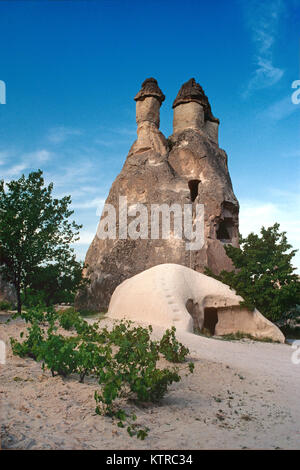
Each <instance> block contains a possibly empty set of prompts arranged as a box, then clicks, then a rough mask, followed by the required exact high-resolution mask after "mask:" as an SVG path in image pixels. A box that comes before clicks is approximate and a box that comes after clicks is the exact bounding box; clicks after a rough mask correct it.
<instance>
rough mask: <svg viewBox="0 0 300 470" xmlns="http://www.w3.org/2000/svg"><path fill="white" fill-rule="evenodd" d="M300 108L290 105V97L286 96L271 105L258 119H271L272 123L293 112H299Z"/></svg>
mask: <svg viewBox="0 0 300 470" xmlns="http://www.w3.org/2000/svg"><path fill="white" fill-rule="evenodd" d="M299 109H300V106H297V105H295V104H293V103H292V100H291V96H290V95H288V96H286V97H285V98H283V99H281V100H279V101H276V103H273V104H272V105H271V106H269V108H267V109H265V110H264V111H263V112H262V113H261V114H260V117H261V118H262V119H272V120H273V121H280V120H281V119H284V118H286V117H288V116H290V115H291V114H293V113H294V112H295V111H299Z"/></svg>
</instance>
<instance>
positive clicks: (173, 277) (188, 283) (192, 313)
mask: <svg viewBox="0 0 300 470" xmlns="http://www.w3.org/2000/svg"><path fill="white" fill-rule="evenodd" d="M241 300H242V298H241V297H240V296H238V295H236V294H235V292H234V291H233V290H231V289H230V288H229V286H227V285H225V284H223V283H222V282H219V281H217V280H215V279H213V278H211V277H208V276H205V275H204V274H201V273H198V272H196V271H194V270H193V269H190V268H187V267H185V266H181V265H179V264H160V265H158V266H155V267H153V268H150V269H147V270H146V271H143V272H142V273H140V274H137V275H136V276H133V277H131V278H130V279H127V280H125V281H124V282H122V284H120V285H119V286H118V287H117V288H116V289H115V291H114V293H113V295H112V298H111V301H110V304H109V310H108V314H109V316H110V317H112V318H119V319H120V318H126V319H130V320H134V321H141V322H149V323H150V324H152V325H160V326H163V327H166V328H169V327H171V326H175V327H176V328H177V329H181V330H185V331H189V332H193V331H194V329H195V328H197V329H199V330H200V331H201V330H203V328H205V329H207V330H209V331H210V334H212V335H220V336H222V335H225V334H231V333H237V332H242V333H244V334H249V335H251V336H253V337H256V338H258V339H259V338H269V339H270V340H273V341H279V342H281V343H283V342H284V340H285V338H284V335H283V334H282V333H281V331H280V330H279V328H277V326H275V325H274V324H273V323H272V322H270V321H269V320H267V319H266V318H265V317H264V316H263V315H262V314H261V313H260V312H259V311H258V310H254V311H253V312H251V311H250V310H248V309H247V308H245V307H241V306H240V301H241Z"/></svg>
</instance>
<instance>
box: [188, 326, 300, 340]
mask: <svg viewBox="0 0 300 470" xmlns="http://www.w3.org/2000/svg"><path fill="white" fill-rule="evenodd" d="M281 331H282V328H281ZM283 333H284V332H283ZM194 334H195V335H198V336H203V337H204V338H214V339H219V340H221V341H240V340H242V339H250V340H252V341H260V342H262V343H279V341H273V340H272V339H271V338H266V337H265V338H264V337H262V338H256V337H255V336H252V335H250V334H248V333H243V332H242V331H237V332H236V333H230V334H227V335H222V336H213V335H212V334H211V333H210V332H209V330H207V329H206V328H204V329H202V330H200V328H194ZM284 335H285V336H286V334H285V333H284ZM299 335H300V328H299ZM296 338H297V337H295V339H296ZM299 338H300V336H299Z"/></svg>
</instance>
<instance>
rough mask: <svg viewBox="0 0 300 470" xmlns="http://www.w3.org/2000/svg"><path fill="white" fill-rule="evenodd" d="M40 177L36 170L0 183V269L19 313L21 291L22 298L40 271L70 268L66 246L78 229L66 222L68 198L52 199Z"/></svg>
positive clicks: (50, 188) (71, 258)
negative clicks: (16, 178) (15, 300)
mask: <svg viewBox="0 0 300 470" xmlns="http://www.w3.org/2000/svg"><path fill="white" fill-rule="evenodd" d="M42 175H43V172H42V171H41V170H38V171H36V172H32V173H30V174H29V175H28V177H27V178H26V177H25V176H24V175H22V177H21V178H20V179H18V180H13V181H10V182H9V183H7V184H6V185H5V183H4V181H3V180H1V181H0V261H1V268H0V269H1V274H2V275H3V276H4V278H5V279H6V280H8V281H10V282H12V283H13V285H14V286H15V289H16V294H17V304H18V312H19V313H20V312H21V308H22V300H21V290H23V292H25V294H26V289H28V287H30V285H31V284H32V282H33V279H37V277H38V276H39V275H41V272H43V270H44V273H45V270H48V271H49V270H53V269H54V270H55V269H58V270H60V269H62V270H63V269H64V268H65V267H66V266H68V263H69V262H70V263H71V265H72V264H73V265H74V263H75V259H74V250H73V249H72V248H71V246H70V245H71V243H74V242H75V241H76V240H78V235H79V229H80V228H81V227H82V226H81V225H77V224H76V223H75V222H74V221H69V218H70V216H71V215H72V214H73V212H74V211H71V210H70V209H69V206H70V204H71V197H70V196H65V197H63V198H62V199H55V198H53V196H52V191H53V184H52V183H51V184H49V185H48V186H45V184H44V179H43V176H42ZM51 265H54V266H56V268H50V266H51ZM48 274H49V272H48ZM48 280H49V279H48ZM45 282H47V281H46V279H45Z"/></svg>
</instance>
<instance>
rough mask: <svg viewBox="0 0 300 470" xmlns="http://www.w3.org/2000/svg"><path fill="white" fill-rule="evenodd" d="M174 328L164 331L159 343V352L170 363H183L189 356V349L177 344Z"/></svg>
mask: <svg viewBox="0 0 300 470" xmlns="http://www.w3.org/2000/svg"><path fill="white" fill-rule="evenodd" d="M175 332H176V328H175V327H174V326H173V327H172V328H171V330H166V332H165V334H164V335H163V337H162V339H161V340H160V343H159V350H160V352H161V353H162V354H163V355H164V357H165V358H166V359H167V360H168V361H170V362H184V361H185V359H186V356H187V355H188V354H189V352H190V351H189V349H188V348H186V347H185V346H183V344H182V343H179V342H178V341H177V339H176V337H175Z"/></svg>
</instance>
